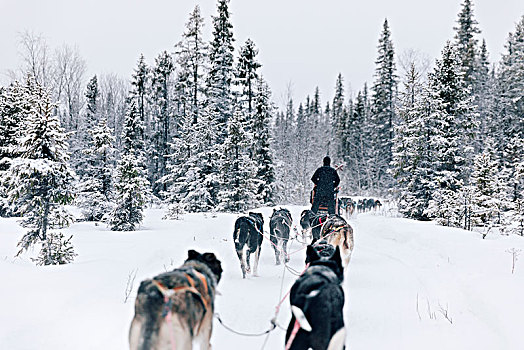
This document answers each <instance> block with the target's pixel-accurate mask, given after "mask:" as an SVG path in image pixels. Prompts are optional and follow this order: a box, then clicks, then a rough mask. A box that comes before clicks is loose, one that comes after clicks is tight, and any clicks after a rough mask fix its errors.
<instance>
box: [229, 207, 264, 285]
mask: <svg viewBox="0 0 524 350" xmlns="http://www.w3.org/2000/svg"><path fill="white" fill-rule="evenodd" d="M263 233H264V217H263V216H262V214H260V213H252V212H250V213H249V216H241V217H239V218H238V219H237V220H236V221H235V230H234V231H233V241H234V242H235V250H236V252H237V256H238V260H240V268H241V269H242V278H246V273H250V272H251V263H250V260H251V259H250V257H251V253H254V254H255V261H254V263H253V275H254V276H258V271H257V270H258V260H259V259H260V248H261V247H262V240H263V238H264V236H263ZM244 248H247V249H245V250H246V252H245V253H246V256H245V258H244Z"/></svg>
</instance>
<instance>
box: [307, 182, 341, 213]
mask: <svg viewBox="0 0 524 350" xmlns="http://www.w3.org/2000/svg"><path fill="white" fill-rule="evenodd" d="M316 189H317V186H316V185H315V186H313V189H312V190H311V193H310V197H309V203H310V204H311V205H313V199H314V198H315V191H316ZM339 191H340V187H337V188H335V213H338V212H339V203H338V192H339ZM317 214H328V203H326V202H320V206H319V207H318V212H317Z"/></svg>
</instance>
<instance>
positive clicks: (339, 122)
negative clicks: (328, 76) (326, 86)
mask: <svg viewBox="0 0 524 350" xmlns="http://www.w3.org/2000/svg"><path fill="white" fill-rule="evenodd" d="M344 103H345V101H344V80H343V78H342V74H341V73H339V74H338V77H337V81H336V83H335V96H334V97H333V104H332V105H331V106H332V109H331V113H332V130H333V133H332V135H331V137H330V139H331V140H333V143H334V144H333V147H332V150H333V152H332V155H334V156H336V158H338V159H343V156H344V153H345V152H344V151H345V150H344V143H345V140H344V132H345V127H346V125H345V124H346V118H345V117H346V115H345V113H346V109H345V105H344ZM328 153H329V152H328Z"/></svg>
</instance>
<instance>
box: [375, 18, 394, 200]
mask: <svg viewBox="0 0 524 350" xmlns="http://www.w3.org/2000/svg"><path fill="white" fill-rule="evenodd" d="M394 55H395V52H394V49H393V43H392V41H391V32H390V30H389V24H388V21H387V19H386V20H385V21H384V26H383V30H382V33H381V35H380V38H379V42H378V57H377V60H376V61H375V64H376V66H377V68H376V70H375V81H374V83H373V87H372V89H371V90H372V92H373V96H372V114H371V121H372V124H373V129H374V131H375V133H374V135H373V138H372V140H374V145H373V149H374V151H375V154H374V155H373V158H374V159H373V162H375V164H376V166H377V169H376V173H375V178H376V181H377V185H378V186H379V189H381V190H384V189H386V188H388V187H389V186H390V185H391V182H392V181H391V179H390V175H388V173H387V169H388V167H389V163H390V162H391V160H392V150H391V147H392V141H393V123H394V121H395V118H396V115H395V99H396V88H397V76H396V67H395V61H394Z"/></svg>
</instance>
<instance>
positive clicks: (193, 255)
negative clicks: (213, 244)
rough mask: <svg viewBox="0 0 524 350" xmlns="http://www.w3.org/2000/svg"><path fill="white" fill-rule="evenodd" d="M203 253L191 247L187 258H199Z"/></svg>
mask: <svg viewBox="0 0 524 350" xmlns="http://www.w3.org/2000/svg"><path fill="white" fill-rule="evenodd" d="M200 255H201V254H200V253H199V252H197V251H196V250H193V249H190V250H188V251H187V260H195V259H196V258H198V257H199V256H200Z"/></svg>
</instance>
